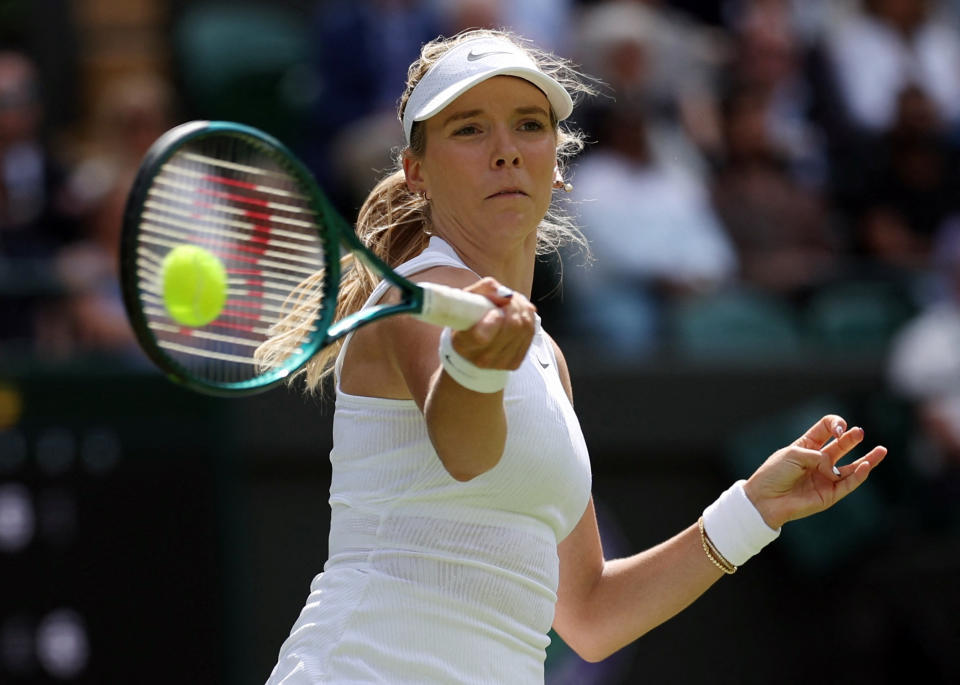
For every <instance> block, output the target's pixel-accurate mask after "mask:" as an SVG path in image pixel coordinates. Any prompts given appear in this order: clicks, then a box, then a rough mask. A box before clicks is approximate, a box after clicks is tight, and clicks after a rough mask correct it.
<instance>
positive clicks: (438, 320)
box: [417, 283, 495, 331]
mask: <svg viewBox="0 0 960 685" xmlns="http://www.w3.org/2000/svg"><path fill="white" fill-rule="evenodd" d="M419 285H420V287H422V288H423V308H422V309H421V310H420V313H419V314H417V318H418V319H420V320H421V321H426V322H427V323H432V324H436V325H438V326H449V327H450V328H452V329H454V330H457V331H463V330H466V329H468V328H470V327H471V326H473V324H475V323H477V322H478V321H479V320H480V319H482V318H483V315H484V314H486V313H487V312H488V311H490V310H491V309H493V308H494V307H495V305H494V304H493V302H491V301H490V300H488V299H487V298H485V297H484V296H483V295H477V294H475V293H468V292H466V291H463V290H460V289H459V288H451V287H450V286H447V285H440V284H439V283H420V284H419Z"/></svg>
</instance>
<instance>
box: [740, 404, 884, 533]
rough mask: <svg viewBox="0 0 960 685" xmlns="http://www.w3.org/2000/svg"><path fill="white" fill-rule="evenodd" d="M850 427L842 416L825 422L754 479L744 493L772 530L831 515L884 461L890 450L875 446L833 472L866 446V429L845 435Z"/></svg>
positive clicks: (768, 463) (776, 454) (780, 452)
mask: <svg viewBox="0 0 960 685" xmlns="http://www.w3.org/2000/svg"><path fill="white" fill-rule="evenodd" d="M846 426H847V424H846V422H845V421H844V420H843V419H842V418H841V417H839V416H836V415H833V414H830V415H828V416H824V417H823V418H822V419H820V420H819V421H818V422H817V423H815V424H814V425H813V426H811V427H810V429H809V430H808V431H807V432H806V433H804V434H803V435H802V436H801V437H800V438H798V439H797V440H796V441H795V442H794V443H793V444H792V445H790V446H788V447H784V448H783V449H780V450H777V451H776V452H774V453H773V454H772V455H771V456H770V457H769V458H768V459H767V460H766V461H765V462H764V463H763V465H762V466H761V467H760V468H759V469H757V470H756V471H755V472H754V474H753V475H752V476H750V478H749V479H748V480H747V483H746V485H745V486H744V491H745V492H746V494H747V497H749V498H750V501H751V502H753V505H754V506H755V507H756V508H757V510H758V511H759V512H760V514H761V515H762V516H763V520H764V521H766V523H767V525H768V526H770V527H771V528H774V529H776V528H780V526H782V525H783V524H784V523H786V522H788V521H793V520H796V519H800V518H804V517H805V516H809V515H811V514H815V513H817V512H819V511H823V510H824V509H829V508H830V507H832V506H833V505H834V504H836V503H837V502H839V501H840V500H841V499H843V498H844V497H846V496H847V495H849V494H850V493H851V492H853V491H854V490H856V489H857V488H858V487H860V485H861V484H862V483H863V482H864V481H865V480H866V479H867V476H868V475H869V474H870V471H872V470H873V468H874V467H875V466H876V465H877V464H879V463H880V462H881V461H883V458H884V457H885V456H886V454H887V449H886V448H885V447H880V446H877V447H874V448H873V449H872V450H870V452H868V453H867V454H866V455H864V456H863V457H860V458H859V459H857V460H856V461H853V462H851V463H850V464H848V465H846V466H840V467H837V471H836V472H835V471H834V466H835V465H836V463H837V462H838V461H839V460H840V459H842V458H843V457H844V456H846V454H847V453H848V452H850V450H852V449H853V448H854V447H856V446H857V445H859V444H860V443H861V442H862V441H863V429H862V428H851V429H849V430H847V427H846ZM832 438H834V439H833V440H832V441H831V439H832ZM828 443H829V444H828ZM838 473H839V475H837V474H838Z"/></svg>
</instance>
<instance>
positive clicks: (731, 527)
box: [703, 480, 780, 566]
mask: <svg viewBox="0 0 960 685" xmlns="http://www.w3.org/2000/svg"><path fill="white" fill-rule="evenodd" d="M744 483H746V481H745V480H739V481H737V482H736V483H734V484H733V486H731V487H730V488H729V489H728V490H727V491H726V492H724V493H723V494H722V495H720V497H719V498H718V499H717V501H716V502H714V503H713V504H711V505H710V506H709V507H707V508H706V509H704V511H703V528H704V530H705V531H706V533H707V537H709V538H710V541H711V542H712V543H713V546H714V547H716V548H717V551H718V552H720V554H722V555H723V558H724V559H726V560H727V561H729V562H730V563H731V564H733V565H734V566H740V565H741V564H743V563H744V562H745V561H746V560H747V559H749V558H750V557H752V556H753V555H754V554H756V553H757V552H759V551H760V550H761V549H763V548H764V547H766V546H767V545H768V544H770V543H771V542H773V541H774V540H776V539H777V537H778V536H779V535H780V529H779V528H778V529H777V530H773V529H772V528H771V527H770V526H768V525H767V523H766V521H764V520H763V516H761V515H760V512H759V511H757V508H756V507H755V506H753V502H751V501H750V498H749V497H747V493H746V492H744V490H743V485H744Z"/></svg>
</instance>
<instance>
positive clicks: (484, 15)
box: [434, 0, 574, 54]
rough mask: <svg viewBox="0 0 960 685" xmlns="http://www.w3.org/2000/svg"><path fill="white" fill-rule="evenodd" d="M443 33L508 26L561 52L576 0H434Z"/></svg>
mask: <svg viewBox="0 0 960 685" xmlns="http://www.w3.org/2000/svg"><path fill="white" fill-rule="evenodd" d="M434 2H435V4H436V6H437V8H438V9H439V11H440V13H441V15H442V17H443V25H444V29H443V30H444V33H445V34H446V35H452V34H454V33H457V32H459V31H462V30H465V29H469V28H493V29H502V28H505V29H507V30H508V31H513V32H514V33H517V34H519V35H521V36H523V37H524V38H527V39H529V40H531V41H533V42H534V44H536V45H537V47H539V48H542V49H544V50H549V51H551V52H556V53H559V54H565V53H566V52H567V47H568V43H569V41H570V35H571V27H572V19H573V16H572V14H573V5H574V1H573V0H434Z"/></svg>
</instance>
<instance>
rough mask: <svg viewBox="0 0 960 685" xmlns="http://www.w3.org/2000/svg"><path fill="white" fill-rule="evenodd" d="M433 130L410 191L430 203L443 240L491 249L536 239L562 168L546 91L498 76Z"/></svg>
mask: <svg viewBox="0 0 960 685" xmlns="http://www.w3.org/2000/svg"><path fill="white" fill-rule="evenodd" d="M425 125H426V131H425V133H426V148H425V150H424V154H423V156H422V158H418V157H412V156H408V157H407V159H406V160H405V163H404V169H405V171H406V173H407V184H408V186H409V187H410V189H411V190H413V191H415V192H420V191H425V192H426V194H427V197H429V198H430V205H431V217H432V219H433V224H434V226H435V228H436V229H437V232H438V233H439V234H440V235H442V236H444V237H447V238H452V239H456V238H457V237H458V235H459V236H463V237H465V238H466V239H467V240H470V241H471V242H474V243H476V244H478V245H490V244H509V241H510V239H511V238H514V239H516V238H524V237H527V236H529V235H531V234H535V231H536V228H537V226H538V225H539V224H540V221H541V220H542V219H543V216H544V215H545V214H546V212H547V209H548V207H549V206H550V199H551V194H552V186H553V179H554V168H555V167H556V164H557V137H556V133H555V131H554V129H553V126H552V124H551V121H550V104H549V102H548V100H547V97H546V95H544V94H543V92H542V91H541V90H540V89H539V88H537V87H536V86H534V85H533V84H531V83H530V82H528V81H525V80H523V79H520V78H515V77H512V76H495V77H493V78H491V79H488V80H486V81H483V82H481V83H479V84H478V85H476V86H474V87H473V88H471V89H470V90H468V91H467V92H465V93H464V94H463V95H461V96H460V97H458V98H457V99H456V100H454V101H453V102H452V103H450V105H448V106H447V107H446V108H445V109H443V110H442V111H440V112H439V113H438V114H437V115H435V116H433V117H431V118H430V119H428V120H427V121H426V122H425ZM491 240H494V241H496V242H494V243H491V242H490V241H491ZM500 241H507V242H500Z"/></svg>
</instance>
